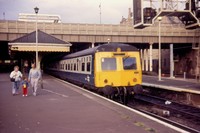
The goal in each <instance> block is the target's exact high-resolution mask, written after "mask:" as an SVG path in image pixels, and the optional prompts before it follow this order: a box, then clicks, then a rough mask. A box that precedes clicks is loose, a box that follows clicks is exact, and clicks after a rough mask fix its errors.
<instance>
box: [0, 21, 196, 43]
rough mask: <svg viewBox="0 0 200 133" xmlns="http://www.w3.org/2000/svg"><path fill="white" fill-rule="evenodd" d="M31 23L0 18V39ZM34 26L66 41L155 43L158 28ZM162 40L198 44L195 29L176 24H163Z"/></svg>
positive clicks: (20, 33) (32, 28)
mask: <svg viewBox="0 0 200 133" xmlns="http://www.w3.org/2000/svg"><path fill="white" fill-rule="evenodd" d="M35 26H36V24H35V23H33V22H20V21H9V20H8V21H4V20H0V40H1V41H10V40H13V39H16V38H18V37H21V36H23V35H25V34H27V33H30V32H33V31H35ZM38 29H40V30H42V31H44V32H46V33H48V34H51V35H53V36H55V37H57V38H59V39H62V40H64V41H69V42H90V43H98V42H107V39H108V38H110V40H111V42H123V43H158V27H157V25H156V24H155V25H154V26H153V27H148V28H145V29H134V28H133V26H128V25H111V24H81V23H80V24H79V23H77V24H76V23H38ZM161 35H162V43H198V42H199V40H198V38H199V35H200V32H199V30H186V29H185V28H184V27H180V26H179V25H178V24H177V26H176V25H168V26H166V25H163V26H162V28H161Z"/></svg>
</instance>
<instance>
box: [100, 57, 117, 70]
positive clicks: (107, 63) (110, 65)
mask: <svg viewBox="0 0 200 133" xmlns="http://www.w3.org/2000/svg"><path fill="white" fill-rule="evenodd" d="M101 68H102V70H116V69H117V65H116V58H102V59H101Z"/></svg>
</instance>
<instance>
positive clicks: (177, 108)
mask: <svg viewBox="0 0 200 133" xmlns="http://www.w3.org/2000/svg"><path fill="white" fill-rule="evenodd" d="M134 99H136V100H139V101H142V102H145V103H149V104H151V105H156V106H157V107H160V108H163V109H166V110H170V112H173V114H179V115H181V116H183V117H181V119H183V120H186V119H187V120H189V121H191V122H195V123H196V125H199V124H200V109H199V108H196V107H192V106H188V105H184V104H180V103H177V102H170V101H167V100H166V99H164V98H159V97H155V96H151V95H141V94H137V95H135V96H134ZM127 106H129V107H131V108H134V109H137V110H139V111H141V112H143V113H146V114H148V115H151V116H153V117H155V118H158V119H160V120H162V121H165V122H167V123H170V124H173V125H175V126H177V127H179V128H181V129H184V130H186V131H188V132H191V133H200V130H199V129H196V128H193V127H190V126H187V125H184V124H181V123H180V122H176V121H174V120H171V119H170V117H169V118H166V117H163V116H160V115H157V114H155V113H152V112H150V111H147V110H144V109H140V108H137V107H136V105H135V104H134V103H132V102H130V103H129V104H128V105H127Z"/></svg>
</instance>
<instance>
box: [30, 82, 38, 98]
mask: <svg viewBox="0 0 200 133" xmlns="http://www.w3.org/2000/svg"><path fill="white" fill-rule="evenodd" d="M31 87H32V89H33V93H35V94H36V93H37V89H38V79H36V78H35V79H34V78H31Z"/></svg>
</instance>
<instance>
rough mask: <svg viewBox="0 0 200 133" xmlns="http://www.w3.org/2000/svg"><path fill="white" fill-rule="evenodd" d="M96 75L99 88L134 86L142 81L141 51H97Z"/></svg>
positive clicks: (118, 49)
mask: <svg viewBox="0 0 200 133" xmlns="http://www.w3.org/2000/svg"><path fill="white" fill-rule="evenodd" d="M94 61H95V63H94V65H95V66H94V68H95V69H94V71H95V72H94V76H95V78H94V79H95V86H96V87H97V88H102V89H103V88H105V87H108V86H109V88H107V89H111V88H114V89H118V88H120V87H121V88H125V87H126V88H129V89H130V88H134V87H135V86H137V85H141V83H142V71H141V63H140V55H139V51H122V50H121V49H120V48H117V50H116V51H112V52H97V53H95V60H94Z"/></svg>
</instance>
